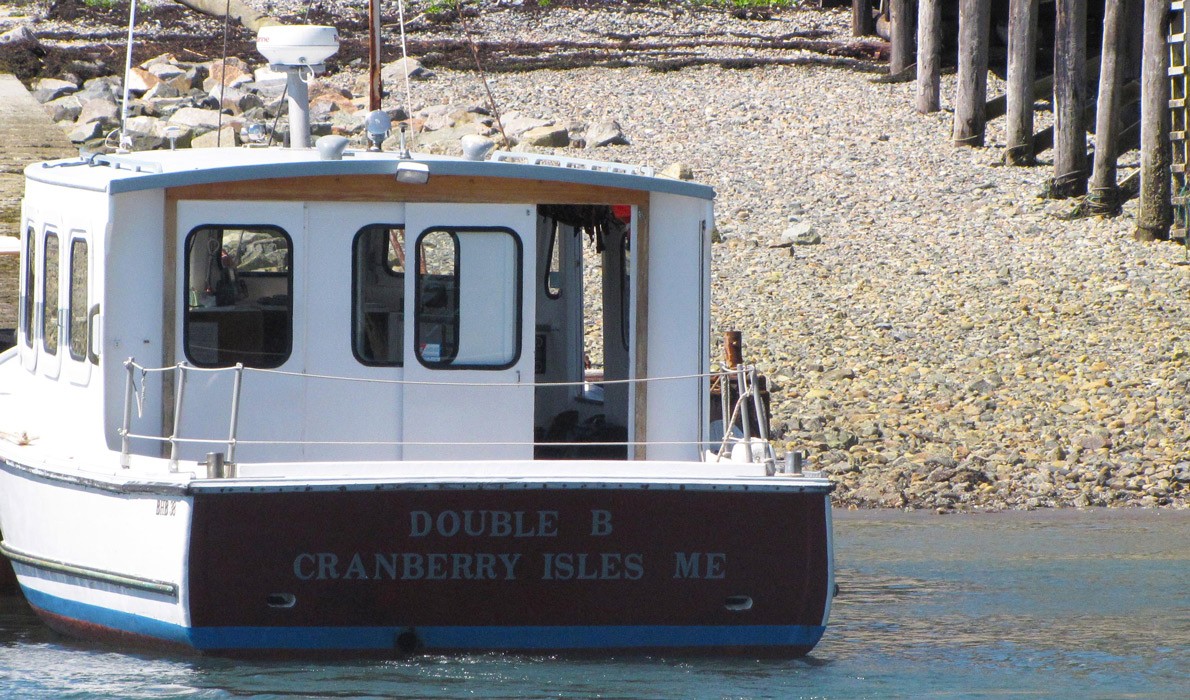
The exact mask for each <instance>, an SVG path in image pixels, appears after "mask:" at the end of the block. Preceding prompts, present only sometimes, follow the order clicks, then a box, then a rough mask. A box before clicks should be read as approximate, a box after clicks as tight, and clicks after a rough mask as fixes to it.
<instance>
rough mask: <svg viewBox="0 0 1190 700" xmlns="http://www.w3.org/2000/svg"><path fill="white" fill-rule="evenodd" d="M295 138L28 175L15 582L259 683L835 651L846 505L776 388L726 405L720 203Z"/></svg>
mask: <svg viewBox="0 0 1190 700" xmlns="http://www.w3.org/2000/svg"><path fill="white" fill-rule="evenodd" d="M315 60H317V59H315ZM274 63H277V64H279V65H285V64H284V62H283V61H274ZM298 91H299V90H297V89H295V90H294V92H298ZM290 99H294V98H293V95H292V94H291V95H290ZM300 110H301V105H294V104H293V103H291V112H293V111H297V112H300ZM383 121H384V120H383V119H377V120H376V122H377V123H382V122H383ZM370 123H371V122H370ZM294 140H295V141H298V143H296V144H294V145H293V146H291V147H287V148H280V147H239V148H212V149H194V150H190V149H185V150H177V151H151V152H135V153H114V154H110V155H93V156H80V157H79V158H76V159H68V160H58V161H53V162H45V163H36V164H33V165H31V166H29V167H28V168H27V169H26V171H25V176H26V191H25V196H24V199H23V203H22V208H21V242H20V256H21V263H20V270H21V272H20V297H19V308H20V315H19V322H18V326H19V327H18V328H17V334H16V345H15V347H13V348H11V349H9V350H6V351H4V352H3V353H0V531H2V532H3V541H2V543H0V552H2V553H3V554H4V555H5V556H6V557H7V558H8V559H9V560H10V561H11V564H12V567H13V569H14V571H15V574H16V576H17V579H18V581H19V584H20V589H21V591H22V592H23V594H24V596H25V597H26V599H27V600H28V602H29V604H30V605H31V606H32V607H33V608H34V610H35V611H36V612H37V614H38V615H39V616H40V617H41V618H42V619H43V620H44V621H45V623H46V624H47V625H49V626H50V627H52V628H54V629H55V630H58V631H60V632H62V633H64V634H67V635H71V636H74V637H78V638H82V639H87V640H97V641H103V642H114V643H117V644H121V645H129V646H135V647H142V648H144V647H147V648H159V649H167V650H183V651H188V652H198V653H203V654H216V655H233V656H234V655H256V654H264V655H287V654H312V653H314V654H320V653H327V654H347V655H381V656H385V655H403V654H409V653H416V652H431V653H466V652H472V651H492V650H495V651H514V652H531V653H536V652H600V653H602V652H610V651H621V652H622V651H649V652H655V651H661V652H666V653H679V654H683V653H714V654H720V653H735V654H749V655H783V656H798V655H803V654H806V653H807V652H809V651H810V650H811V649H812V648H813V647H814V645H815V644H816V643H817V642H818V641H819V639H820V637H821V636H822V634H823V631H824V629H825V625H826V621H827V617H828V614H829V611H830V603H831V595H832V591H833V588H834V580H833V571H832V543H831V521H830V503H829V494H830V491H831V489H832V486H831V483H830V482H829V481H828V480H826V479H825V478H822V477H821V475H820V474H817V473H815V472H810V471H805V470H801V469H794V468H789V467H788V466H787V464H788V463H787V462H786V461H785V460H783V459H781V458H779V457H778V455H776V454H775V453H774V450H773V448H772V447H771V446H770V444H769V442H768V440H767V438H768V435H767V432H766V426H765V420H764V410H763V405H762V403H761V402H760V400H759V399H758V391H757V381H756V375H755V371H754V370H752V369H750V368H748V367H746V366H742V365H741V366H739V367H734V368H730V369H727V370H724V371H722V372H718V371H712V364H711V359H710V347H711V345H712V341H711V337H710V333H711V328H710V303H711V294H710V281H711V264H710V263H711V245H710V236H711V229H712V225H713V219H712V200H713V196H714V194H713V191H712V190H711V189H710V188H709V187H706V186H703V185H700V184H695V183H692V182H688V181H682V180H677V179H671V178H667V177H662V176H658V175H656V174H654V173H653V172H652V171H650V170H648V169H646V168H640V167H630V166H624V165H620V164H612V163H601V162H595V161H585V160H577V159H568V158H560V157H555V156H545V155H532V154H527V153H520V152H515V153H514V152H500V151H496V152H491V153H483V154H476V153H470V154H468V155H466V156H464V157H459V158H452V157H445V156H430V155H420V154H416V153H409V152H406V151H405V150H404V149H403V148H402V149H398V150H397V151H384V150H380V149H379V148H377V147H373V148H371V149H363V148H361V149H358V150H356V149H352V148H350V147H347V144H346V141H345V139H342V138H340V137H323V138H322V139H319V140H318V143H317V144H316V145H315V146H310V145H308V144H306V143H301V142H302V141H303V139H301V138H295V139H294ZM380 140H381V139H377V143H379V142H380Z"/></svg>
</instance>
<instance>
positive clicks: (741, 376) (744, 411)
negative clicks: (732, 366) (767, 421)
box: [736, 365, 752, 441]
mask: <svg viewBox="0 0 1190 700" xmlns="http://www.w3.org/2000/svg"><path fill="white" fill-rule="evenodd" d="M736 383H737V384H738V385H739V389H740V398H739V400H740V401H741V402H743V401H744V400H745V397H747V395H748V379H747V376H746V375H745V370H744V367H743V366H742V365H741V366H740V367H739V368H738V369H737V370H736ZM740 428H741V429H743V431H744V440H745V441H747V440H751V439H752V421H751V420H749V419H748V404H746V403H745V404H743V405H742V406H741V407H740Z"/></svg>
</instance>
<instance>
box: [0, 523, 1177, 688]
mask: <svg viewBox="0 0 1190 700" xmlns="http://www.w3.org/2000/svg"><path fill="white" fill-rule="evenodd" d="M835 534H836V560H837V563H838V582H839V585H840V587H841V589H842V592H841V594H840V595H839V597H838V598H836V599H835V607H834V611H833V613H832V617H831V624H830V626H829V627H828V629H827V633H826V636H825V638H824V639H823V641H822V643H821V644H820V645H819V646H818V648H817V649H816V650H815V651H814V653H813V654H812V655H810V656H809V657H807V658H805V659H798V660H781V661H772V660H764V661H760V660H751V659H718V658H715V659H696V660H684V659H675V658H659V657H648V658H615V659H560V658H553V657H518V656H505V655H499V654H492V655H479V656H467V657H454V658H443V657H428V658H417V659H413V660H407V661H361V662H336V663H323V662H243V661H228V660H223V659H194V658H180V657H159V656H146V655H138V654H126V653H121V652H118V651H113V650H106V649H95V648H92V647H86V646H83V645H79V644H75V643H73V642H71V641H69V640H65V639H63V638H61V637H58V636H56V635H54V634H53V633H52V632H49V631H48V630H46V629H45V628H44V627H42V626H41V624H40V623H39V622H38V621H37V619H36V618H35V617H34V616H33V615H32V614H31V613H30V612H29V611H28V608H27V607H26V606H25V605H24V603H23V602H22V601H20V600H19V599H15V598H0V697H4V698H7V697H20V698H162V697H178V698H242V697H263V698H304V697H333V698H388V697H418V698H468V697H480V698H556V697H567V698H571V697H578V698H799V697H803V698H851V697H857V698H858V697H871V698H889V697H903V698H908V697H914V698H916V697H939V698H958V697H1020V696H1028V697H1075V696H1079V697H1081V698H1118V697H1129V698H1175V697H1176V698H1186V697H1190V690H1188V689H1190V512H1186V511H1181V512H1154V511H1087V512H1043V513H1005V514H996V515H964V516H936V515H930V514H905V513H867V512H866V513H846V512H837V513H836V520H835Z"/></svg>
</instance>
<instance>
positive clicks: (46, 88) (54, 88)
mask: <svg viewBox="0 0 1190 700" xmlns="http://www.w3.org/2000/svg"><path fill="white" fill-rule="evenodd" d="M78 89H79V86H78V85H77V84H76V83H72V82H70V81H69V80H58V79H57V78H42V79H41V80H38V81H37V82H36V83H34V84H33V98H34V99H36V100H37V101H38V102H40V103H42V104H45V103H46V102H51V101H53V100H56V99H58V98H60V97H64V96H66V95H71V94H74V93H75V92H78Z"/></svg>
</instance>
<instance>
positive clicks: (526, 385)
mask: <svg viewBox="0 0 1190 700" xmlns="http://www.w3.org/2000/svg"><path fill="white" fill-rule="evenodd" d="M126 366H129V367H134V368H136V369H138V370H140V371H141V372H142V373H155V372H174V371H177V370H182V371H185V372H207V373H218V372H235V371H236V368H235V367H195V366H193V365H189V364H186V363H185V362H182V363H179V364H176V365H172V366H170V367H154V368H149V367H142V366H141V365H139V364H137V363H136V362H133V361H128V362H127V363H126ZM244 371H245V372H256V373H259V374H276V375H279V376H283V377H297V378H301V379H328V380H335V381H342V382H360V383H364V384H392V385H398V386H400V385H404V386H442V387H448V386H449V387H503V388H515V389H536V388H549V387H577V386H586V385H588V384H640V383H645V384H647V383H650V382H670V381H683V380H690V379H706V378H714V377H732V376H735V371H727V372H698V373H694V374H675V375H668V376H664V377H641V378H636V379H599V380H582V381H573V382H520V383H517V384H508V383H502V382H442V381H430V380H415V379H372V378H368V377H343V376H338V375H333V374H312V373H305V372H289V371H285V370H279V369H261V368H258V367H245V368H244Z"/></svg>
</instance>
